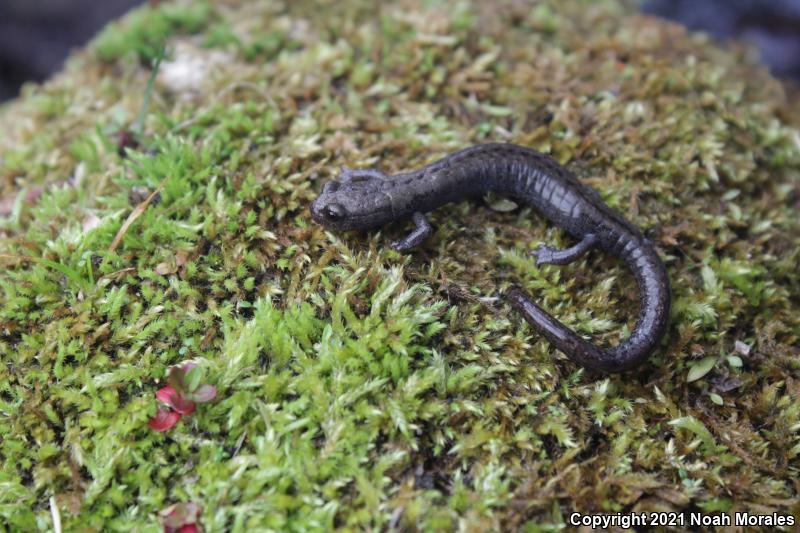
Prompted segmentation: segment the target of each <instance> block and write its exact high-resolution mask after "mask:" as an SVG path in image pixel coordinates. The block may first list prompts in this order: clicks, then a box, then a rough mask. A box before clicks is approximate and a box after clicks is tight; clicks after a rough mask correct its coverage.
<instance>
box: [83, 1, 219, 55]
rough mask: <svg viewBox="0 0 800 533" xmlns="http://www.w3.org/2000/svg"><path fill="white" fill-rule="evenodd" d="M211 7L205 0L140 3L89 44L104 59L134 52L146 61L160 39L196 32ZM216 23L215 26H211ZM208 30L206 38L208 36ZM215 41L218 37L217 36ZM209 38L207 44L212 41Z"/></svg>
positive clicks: (201, 27)
mask: <svg viewBox="0 0 800 533" xmlns="http://www.w3.org/2000/svg"><path fill="white" fill-rule="evenodd" d="M212 14H213V10H212V7H211V3H209V2H208V1H206V0H202V1H198V2H182V3H169V2H164V3H159V5H158V7H151V6H146V7H141V8H138V9H136V10H134V11H132V12H131V13H130V14H129V15H128V16H127V17H126V18H125V20H124V21H123V22H112V23H111V24H109V25H108V26H107V27H106V28H105V29H104V30H103V31H102V32H101V33H100V34H99V35H98V36H97V38H96V39H95V41H94V43H93V45H92V47H93V48H94V50H95V51H96V52H97V55H98V56H99V57H100V58H101V59H103V60H105V61H113V60H116V59H119V58H121V57H124V56H125V55H127V54H130V53H135V54H136V55H137V56H138V57H139V59H140V60H142V61H143V62H145V63H149V62H150V61H151V60H153V59H155V58H156V57H157V56H158V54H159V51H160V50H161V47H162V45H163V43H164V42H165V41H166V40H167V39H168V38H169V37H171V36H172V35H174V34H176V33H197V32H199V31H201V30H202V29H203V28H204V27H205V26H206V24H207V23H208V21H209V20H210V19H211V17H212ZM215 27H216V26H215ZM213 35H217V33H212V34H210V36H209V39H212V36H213ZM216 41H217V42H218V41H219V38H218V37H217V39H216ZM214 43H215V41H214V40H212V41H211V43H210V44H214Z"/></svg>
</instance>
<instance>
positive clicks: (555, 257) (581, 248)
mask: <svg viewBox="0 0 800 533" xmlns="http://www.w3.org/2000/svg"><path fill="white" fill-rule="evenodd" d="M597 240H598V239H597V235H595V234H594V233H589V234H587V235H586V236H585V237H584V238H583V240H582V241H581V242H579V243H578V244H576V245H575V246H571V247H569V248H565V249H563V250H559V249H557V248H550V247H549V246H546V245H544V244H542V245H541V246H539V247H538V248H537V249H536V250H534V251H533V255H535V256H536V264H537V265H566V264H569V263H572V262H573V261H575V260H576V259H578V258H579V257H580V256H582V255H583V254H585V253H586V252H588V251H589V250H590V249H591V248H592V247H593V246H594V245H595V244H597Z"/></svg>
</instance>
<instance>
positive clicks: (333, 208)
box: [323, 204, 347, 220]
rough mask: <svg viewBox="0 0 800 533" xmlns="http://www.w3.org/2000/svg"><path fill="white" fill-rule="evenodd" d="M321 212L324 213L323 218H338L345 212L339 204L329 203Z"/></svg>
mask: <svg viewBox="0 0 800 533" xmlns="http://www.w3.org/2000/svg"><path fill="white" fill-rule="evenodd" d="M323 212H324V213H325V218H327V219H328V220H339V219H340V218H343V217H344V216H345V215H346V214H347V212H346V211H345V209H344V207H342V206H341V205H339V204H330V205H328V206H325V210H324V211H323Z"/></svg>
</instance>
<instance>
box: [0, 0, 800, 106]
mask: <svg viewBox="0 0 800 533" xmlns="http://www.w3.org/2000/svg"><path fill="white" fill-rule="evenodd" d="M141 3H143V0H0V101H2V100H6V99H8V98H13V97H14V96H16V95H17V93H18V92H19V87H20V85H21V84H22V83H23V82H25V81H28V80H35V81H41V80H43V79H45V78H47V77H48V76H49V75H50V74H51V73H52V72H54V71H56V70H58V69H59V68H60V66H61V64H62V62H63V61H64V58H65V57H66V56H67V54H68V53H69V51H70V50H71V49H73V48H75V47H77V46H81V45H82V44H84V43H85V42H86V41H87V40H89V39H90V38H91V37H92V36H93V35H94V34H95V33H96V32H97V31H98V30H99V29H100V28H102V27H103V25H104V24H105V23H106V22H107V21H108V20H110V19H113V18H117V17H119V16H120V15H122V14H123V13H125V12H126V11H127V10H128V9H130V8H131V7H133V6H135V5H138V4H141ZM643 9H644V11H646V12H648V13H652V14H656V15H660V16H663V17H666V18H671V19H673V20H677V21H679V22H681V23H683V24H685V25H686V26H688V27H689V28H691V29H696V30H705V31H707V32H708V33H710V34H711V35H713V36H714V37H715V38H717V39H720V40H724V39H727V38H731V37H735V38H740V39H745V40H748V41H750V42H752V43H754V44H755V45H757V46H758V47H759V48H760V49H761V53H762V57H763V59H764V62H765V63H766V64H767V65H769V66H770V68H771V69H772V71H773V73H774V74H775V75H776V76H779V77H783V78H787V79H789V78H791V79H794V80H800V0H645V1H644V2H643Z"/></svg>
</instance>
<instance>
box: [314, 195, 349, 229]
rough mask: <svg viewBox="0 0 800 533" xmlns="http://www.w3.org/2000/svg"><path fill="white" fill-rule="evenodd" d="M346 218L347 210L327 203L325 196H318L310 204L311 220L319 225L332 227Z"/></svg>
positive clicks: (335, 204) (338, 205) (339, 205)
mask: <svg viewBox="0 0 800 533" xmlns="http://www.w3.org/2000/svg"><path fill="white" fill-rule="evenodd" d="M346 216H347V210H346V209H345V208H344V206H342V205H341V204H337V203H333V202H329V201H327V198H325V195H322V196H320V197H319V198H317V199H316V200H315V201H314V203H313V204H311V218H313V219H314V222H317V223H319V224H324V225H334V224H336V223H337V222H340V221H342V220H343V219H344V218H345V217H346Z"/></svg>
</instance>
